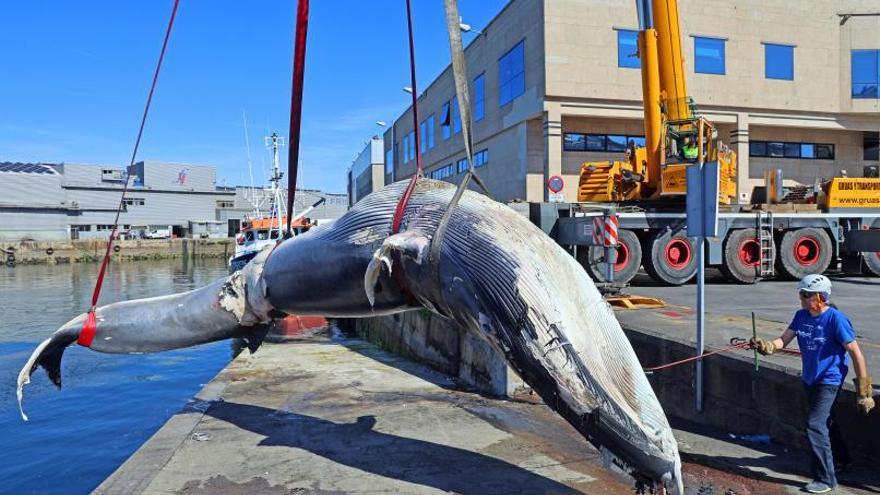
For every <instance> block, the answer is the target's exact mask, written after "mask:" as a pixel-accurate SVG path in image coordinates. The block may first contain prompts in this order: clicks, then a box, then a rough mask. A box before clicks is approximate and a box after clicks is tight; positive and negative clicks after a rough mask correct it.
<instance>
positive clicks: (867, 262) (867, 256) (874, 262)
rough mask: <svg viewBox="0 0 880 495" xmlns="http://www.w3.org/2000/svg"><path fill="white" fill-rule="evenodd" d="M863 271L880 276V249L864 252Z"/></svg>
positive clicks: (873, 275)
mask: <svg viewBox="0 0 880 495" xmlns="http://www.w3.org/2000/svg"><path fill="white" fill-rule="evenodd" d="M862 260H863V261H864V263H862V272H863V273H864V274H865V275H869V276H871V277H880V251H878V252H876V253H862Z"/></svg>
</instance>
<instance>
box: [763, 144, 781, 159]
mask: <svg viewBox="0 0 880 495" xmlns="http://www.w3.org/2000/svg"><path fill="white" fill-rule="evenodd" d="M784 150H785V146H784V145H783V144H782V143H767V156H771V157H773V158H782V157H783V156H785V154H784Z"/></svg>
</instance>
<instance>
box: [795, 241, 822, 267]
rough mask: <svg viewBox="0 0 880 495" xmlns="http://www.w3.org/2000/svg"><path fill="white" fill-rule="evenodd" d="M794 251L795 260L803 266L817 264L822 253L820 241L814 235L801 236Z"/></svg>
mask: <svg viewBox="0 0 880 495" xmlns="http://www.w3.org/2000/svg"><path fill="white" fill-rule="evenodd" d="M792 251H793V253H794V259H795V261H797V262H798V264H800V265H801V266H810V265H815V264H816V262H817V261H819V255H820V254H821V248H819V241H817V240H816V239H814V238H812V237H801V238H800V239H798V240H797V241H795V243H794V246H792Z"/></svg>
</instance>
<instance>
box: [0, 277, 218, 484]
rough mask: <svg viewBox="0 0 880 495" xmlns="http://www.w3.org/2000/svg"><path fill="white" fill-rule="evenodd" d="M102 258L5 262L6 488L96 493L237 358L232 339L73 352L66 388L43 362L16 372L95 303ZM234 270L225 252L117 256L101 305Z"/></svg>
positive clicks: (1, 437)
mask: <svg viewBox="0 0 880 495" xmlns="http://www.w3.org/2000/svg"><path fill="white" fill-rule="evenodd" d="M97 270H98V265H96V264H73V265H54V266H17V267H14V268H8V267H2V266H0V480H2V486H0V492H3V493H40V494H43V493H59V494H60V493H64V494H76V493H88V492H90V491H91V490H92V489H94V488H95V487H96V486H97V485H98V484H100V483H101V481H103V480H104V479H105V478H106V477H107V476H109V475H110V474H111V473H112V472H113V471H114V470H115V469H116V468H117V467H118V466H119V465H120V464H121V463H122V462H124V461H125V459H127V458H128V456H130V455H131V454H132V453H133V452H134V451H135V450H137V448H138V447H140V446H141V445H142V444H143V443H144V442H145V441H146V440H147V439H148V438H149V437H150V436H151V435H152V434H153V433H154V432H155V431H156V430H157V429H158V428H159V427H161V426H162V424H163V423H164V422H165V421H166V420H167V419H168V418H169V417H170V416H171V415H172V414H174V413H175V412H177V411H179V410H180V409H181V408H182V407H183V406H184V404H186V401H187V399H189V398H190V397H192V396H193V395H194V394H195V393H196V392H198V391H199V390H200V389H201V388H202V386H203V385H204V384H205V383H207V382H208V381H210V380H211V379H212V378H213V377H214V376H215V375H216V374H217V372H219V371H220V370H221V369H222V368H223V367H224V366H225V365H226V364H227V363H228V362H229V360H230V358H231V357H232V353H233V348H232V346H231V345H230V343H229V342H218V343H215V344H208V345H204V346H200V347H197V348H192V349H181V350H177V351H170V352H165V353H160V354H147V355H113V354H99V353H96V352H92V351H89V350H86V349H83V348H80V347H77V346H72V347H71V348H69V349H68V350H67V352H65V356H64V362H63V364H62V380H63V383H64V388H63V389H62V390H61V391H58V390H56V389H55V387H54V386H53V385H52V384H51V382H49V380H48V378H46V376H45V373H44V372H43V371H42V370H40V371H38V372H37V373H35V374H34V377H33V379H32V381H31V384H30V385H28V386H27V387H26V388H25V411H27V412H28V415H29V416H30V418H31V421H29V422H27V423H25V422H23V421H22V420H21V419H20V417H19V414H18V406H17V403H16V399H15V379H16V376H17V375H18V371H19V370H20V369H21V367H22V366H23V365H24V363H25V361H26V360H27V358H28V356H29V355H30V353H31V351H32V350H33V349H34V347H35V346H36V345H37V344H38V343H39V342H40V341H42V340H43V339H45V338H46V337H47V336H48V335H49V334H50V333H52V332H53V331H54V330H55V329H56V328H58V327H59V326H60V325H61V324H63V323H65V322H66V321H68V320H69V319H71V318H73V317H74V316H76V315H77V314H79V313H81V312H83V311H84V310H86V309H87V308H88V305H89V301H90V299H91V295H92V288H93V287H94V283H95V279H96V275H97ZM225 274H226V265H225V262H224V260H219V259H218V260H175V261H142V262H130V263H120V264H113V265H111V266H110V269H109V271H108V273H107V276H106V278H105V281H104V287H103V290H102V292H101V301H100V304H108V303H111V302H114V301H120V300H127V299H137V298H142V297H151V296H158V295H162V294H170V293H175V292H183V291H187V290H190V289H193V288H196V287H200V286H202V285H205V284H207V283H208V282H210V281H212V280H215V279H217V278H219V277H222V276H224V275H225Z"/></svg>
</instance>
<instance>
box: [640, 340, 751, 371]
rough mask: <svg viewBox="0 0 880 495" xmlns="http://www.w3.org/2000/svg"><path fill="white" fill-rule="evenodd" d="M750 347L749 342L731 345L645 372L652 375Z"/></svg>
mask: <svg viewBox="0 0 880 495" xmlns="http://www.w3.org/2000/svg"><path fill="white" fill-rule="evenodd" d="M748 347H749V343H748V342H740V343H738V344H731V345H729V346H727V347H725V348H724V349H720V350H717V351H712V352H705V353H703V354H702V355H701V356H693V357H689V358H687V359H681V360H678V361H673V362H671V363H666V364H662V365H660V366H654V367H653V368H645V369H644V371H645V372H646V373H650V372H652V371H658V370H662V369H666V368H672V367H673V366H678V365H680V364H685V363H689V362H691V361H697V360H699V359H705V358H707V357H709V356H714V355H715V354H721V353H722V352H727V351H731V350H733V349H746V348H748Z"/></svg>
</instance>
